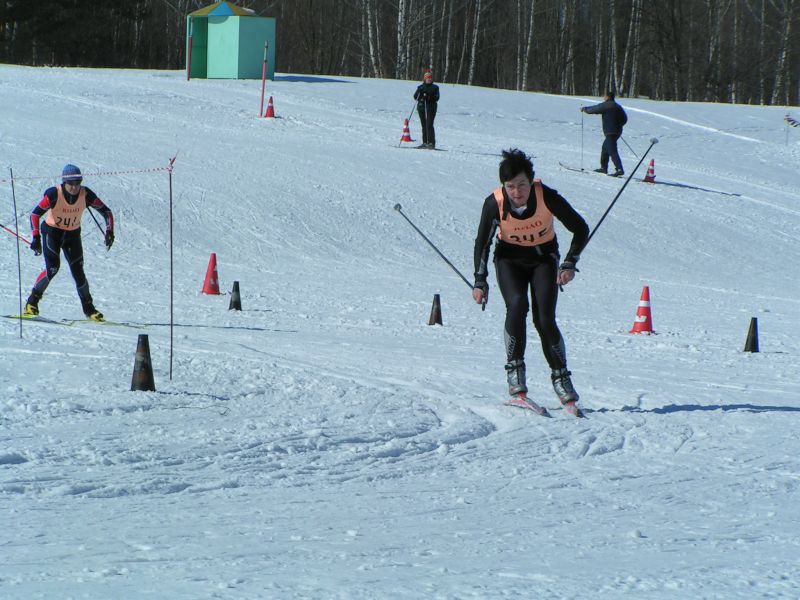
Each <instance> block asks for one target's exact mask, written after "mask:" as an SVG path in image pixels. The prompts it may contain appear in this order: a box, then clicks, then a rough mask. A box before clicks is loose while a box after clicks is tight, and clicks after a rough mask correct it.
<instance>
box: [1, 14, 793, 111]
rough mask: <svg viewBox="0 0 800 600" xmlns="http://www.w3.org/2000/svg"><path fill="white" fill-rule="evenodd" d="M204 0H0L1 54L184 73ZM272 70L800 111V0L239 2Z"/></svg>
mask: <svg viewBox="0 0 800 600" xmlns="http://www.w3.org/2000/svg"><path fill="white" fill-rule="evenodd" d="M210 3H211V2H210V1H209V0H125V1H123V2H107V1H103V0H0V62H3V63H13V64H24V65H34V66H44V65H49V66H82V67H112V68H140V69H182V68H184V66H185V36H186V15H187V14H188V13H190V12H192V11H194V10H197V9H198V8H202V7H203V6H206V5H208V4H210ZM236 4H238V5H239V6H241V7H244V8H249V9H251V10H253V11H254V13H255V14H256V15H258V16H266V17H275V18H276V22H277V48H276V55H277V59H276V63H277V64H276V65H275V68H276V70H277V71H278V72H284V73H303V74H318V75H351V76H360V77H380V78H395V79H409V80H419V79H421V75H422V72H423V70H424V69H425V68H431V69H432V70H433V72H434V77H435V79H436V80H437V81H439V82H445V83H461V84H467V85H479V86H487V87H496V88H506V89H514V90H525V91H537V92H548V93H556V94H587V95H602V94H603V93H604V92H605V91H606V90H609V89H612V90H614V91H615V92H616V93H617V94H618V96H627V97H634V96H644V97H650V98H653V99H659V100H674V101H699V102H733V103H743V104H765V105H767V104H769V105H775V104H777V105H797V104H798V101H799V100H800V0H239V1H238V2H236Z"/></svg>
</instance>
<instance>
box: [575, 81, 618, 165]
mask: <svg viewBox="0 0 800 600" xmlns="http://www.w3.org/2000/svg"><path fill="white" fill-rule="evenodd" d="M614 98H615V95H614V92H611V91H609V92H607V93H606V95H605V97H604V98H603V100H604V101H603V102H601V103H600V104H595V105H594V106H581V112H585V113H586V114H588V115H602V116H603V134H604V135H605V136H606V139H605V141H604V142H603V149H602V150H601V151H600V168H599V169H595V171H597V172H598V173H608V159H609V158H611V161H612V162H613V163H614V168H615V169H616V170H615V171H614V172H613V173H609V174H610V175H611V176H612V177H619V176H620V175H624V174H625V171H624V170H623V169H622V160H621V159H620V157H619V152H618V151H617V140H618V139H619V138H620V137H622V128H623V127H624V126H625V124H626V123H627V122H628V115H626V114H625V110H624V109H623V108H622V107H621V106H620V105H619V104H617V102H616V100H615V99H614Z"/></svg>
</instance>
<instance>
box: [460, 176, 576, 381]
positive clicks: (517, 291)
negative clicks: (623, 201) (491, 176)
mask: <svg viewBox="0 0 800 600" xmlns="http://www.w3.org/2000/svg"><path fill="white" fill-rule="evenodd" d="M537 186H541V187H540V190H539V191H538V192H537V189H536V188H537ZM537 196H538V197H539V198H540V199H541V201H543V203H544V206H542V207H540V206H538V203H539V202H540V199H539V198H537ZM501 205H502V214H501ZM548 214H549V215H551V216H550V223H549V226H550V231H547V232H546V233H544V232H545V229H544V228H541V229H540V230H538V231H537V234H538V233H544V235H542V237H541V238H540V239H536V240H522V239H519V238H518V237H517V236H514V235H507V236H506V238H507V239H502V237H503V236H502V229H503V228H505V229H507V231H511V230H513V229H514V228H515V223H522V222H523V221H526V220H527V222H528V223H531V222H532V221H531V219H533V218H534V217H535V220H534V221H535V223H536V224H537V225H540V219H539V217H540V216H544V221H545V223H546V221H547V215H548ZM553 217H554V218H555V219H558V220H559V221H560V222H561V223H562V224H563V225H564V226H565V227H566V228H567V229H568V230H569V231H571V232H572V243H571V244H570V247H569V251H568V252H567V255H566V256H565V258H564V262H565V263H567V262H569V263H572V264H576V263H577V262H578V258H579V257H580V253H581V250H582V249H583V247H584V246H585V245H586V242H587V240H588V238H589V227H588V226H587V225H586V222H585V221H584V220H583V218H582V217H581V216H580V215H579V214H578V213H577V212H576V211H575V209H574V208H572V206H570V204H569V202H567V201H566V200H565V199H564V197H563V196H561V195H560V194H559V193H558V192H557V191H556V190H554V189H552V188H549V187H547V186H546V185H544V184H541V182H539V181H538V180H536V181H535V182H534V184H533V185H532V186H531V194H530V197H529V198H528V204H527V207H526V208H525V210H524V212H522V213H521V214H519V215H517V214H515V212H514V211H513V210H511V201H510V200H509V198H508V195H507V194H506V192H505V189H504V188H502V187H501V188H499V189H498V190H496V192H495V193H493V194H491V195H490V196H489V197H488V198H486V200H485V201H484V203H483V211H482V212H481V221H480V225H479V226H478V235H477V237H476V238H475V287H478V288H482V289H483V290H484V293H488V291H489V286H488V283H487V280H486V279H487V276H488V260H489V252H490V249H491V245H492V240H494V239H495V237H497V238H498V240H497V244H496V248H495V252H494V264H495V271H496V275H497V285H498V286H499V288H500V293H501V294H502V295H503V300H504V301H505V304H506V320H505V330H504V332H505V345H506V355H507V359H508V362H511V361H513V360H524V357H525V345H526V343H527V338H526V321H527V314H528V310H529V308H530V307H531V306H532V307H533V310H532V314H533V324H534V325H535V326H536V331H537V332H538V333H539V339H540V341H541V344H542V351H543V352H544V356H545V358H546V359H547V363H548V364H549V365H550V368H551V369H562V368H566V366H567V365H566V362H567V360H566V351H565V348H564V340H563V338H562V337H561V331H559V329H558V325H557V324H556V301H557V299H558V283H557V281H556V278H557V275H558V270H559V263H560V256H559V250H558V240H557V239H556V236H555V231H554V229H553V224H554V223H553V220H554V219H553ZM501 221H505V223H501ZM501 225H504V227H501ZM498 228H500V229H501V232H500V233H497V231H498ZM496 234H497V236H496ZM534 237H535V236H534ZM523 243H524V244H527V245H523ZM529 289H530V304H529V302H528V290H529Z"/></svg>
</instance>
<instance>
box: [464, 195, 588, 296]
mask: <svg viewBox="0 0 800 600" xmlns="http://www.w3.org/2000/svg"><path fill="white" fill-rule="evenodd" d="M542 192H543V196H544V203H545V205H546V206H547V208H548V209H549V210H550V212H551V213H553V216H554V217H555V218H556V219H558V220H559V221H560V222H561V223H562V224H563V225H564V227H566V228H567V229H568V230H569V231H570V232H572V242H571V243H570V246H569V251H567V255H566V256H565V257H564V261H565V262H567V261H569V262H572V263H577V262H578V259H579V258H580V254H581V251H582V250H583V247H584V246H585V245H586V242H587V241H588V239H589V226H588V225H587V224H586V221H584V220H583V217H581V216H580V215H579V214H578V213H577V211H576V210H575V209H574V208H572V206H571V205H570V203H569V202H567V200H566V199H565V198H564V197H563V196H562V195H561V194H559V193H558V192H557V191H556V190H554V189H553V188H550V187H547V186H546V185H544V184H542ZM503 198H504V202H503V212H504V213H505V214H503V215H502V218H503V219H527V218H528V217H530V216H531V215H533V213H535V212H536V202H537V201H536V191H535V189H534V186H533V185H531V194H530V197H529V198H528V205H527V207H526V209H525V212H523V213H522V214H521V215H519V216H517V215H515V214H514V212H513V211H512V210H511V208H510V207H511V200H510V199H509V198H508V194H506V191H505V189H503ZM500 219H501V215H500V210H499V209H498V206H497V200H495V198H494V194H493V193H492V194H490V195H489V196H488V197H487V198H486V200H484V201H483V210H482V211H481V222H480V224H479V225H478V235H477V237H476V238H475V285H476V286H477V287H482V286H483V285H484V284H486V278H487V275H488V261H489V252H490V250H491V246H492V240H494V238H495V234H496V233H497V228H498V226H499V223H500ZM558 255H559V253H558V238H553V239H552V240H551V241H549V242H545V243H544V244H541V245H539V246H520V245H519V244H512V243H509V242H506V241H504V240H498V241H497V244H496V248H495V260H500V259H504V258H511V259H515V258H519V259H522V260H525V259H529V260H537V259H539V258H540V257H542V256H552V257H553V258H555V260H559V258H558Z"/></svg>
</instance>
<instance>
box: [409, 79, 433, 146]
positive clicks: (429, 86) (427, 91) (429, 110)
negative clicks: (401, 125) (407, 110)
mask: <svg viewBox="0 0 800 600" xmlns="http://www.w3.org/2000/svg"><path fill="white" fill-rule="evenodd" d="M414 100H416V101H417V114H419V122H420V125H422V144H421V145H420V148H427V149H428V150H435V149H436V131H434V129H433V120H434V119H435V118H436V107H437V105H438V103H439V86H438V85H436V84H435V83H433V73H431V71H430V70H426V71H425V74H424V75H423V77H422V83H421V84H420V85H418V86H417V91H416V92H414Z"/></svg>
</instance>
